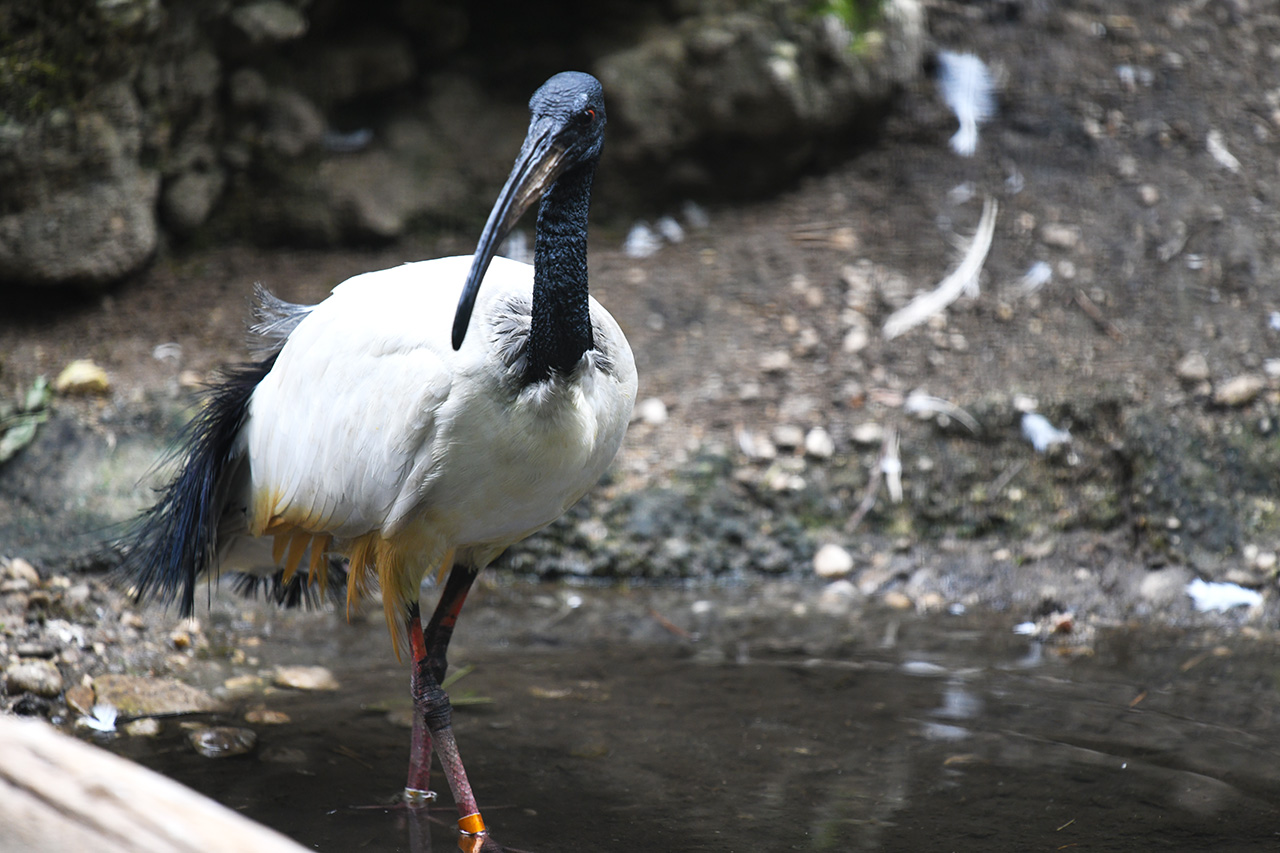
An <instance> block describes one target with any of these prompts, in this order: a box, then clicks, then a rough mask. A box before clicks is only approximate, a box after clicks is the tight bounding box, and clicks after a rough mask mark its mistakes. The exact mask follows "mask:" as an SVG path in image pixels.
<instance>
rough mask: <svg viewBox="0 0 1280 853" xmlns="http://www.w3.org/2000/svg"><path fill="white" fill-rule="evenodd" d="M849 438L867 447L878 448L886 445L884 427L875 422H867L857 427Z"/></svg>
mask: <svg viewBox="0 0 1280 853" xmlns="http://www.w3.org/2000/svg"><path fill="white" fill-rule="evenodd" d="M849 437H850V438H852V439H853V440H854V442H855V443H856V444H861V445H863V446H866V447H871V446H877V447H878V446H879V445H881V444H883V443H884V426H882V425H881V424H878V423H876V422H875V421H866V422H865V423H860V424H858V425H857V426H855V427H854V428H853V431H852V432H851V433H850V434H849Z"/></svg>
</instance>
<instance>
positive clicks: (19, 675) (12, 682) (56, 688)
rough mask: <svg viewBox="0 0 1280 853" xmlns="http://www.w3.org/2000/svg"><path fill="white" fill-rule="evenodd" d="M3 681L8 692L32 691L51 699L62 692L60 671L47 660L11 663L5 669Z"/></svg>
mask: <svg viewBox="0 0 1280 853" xmlns="http://www.w3.org/2000/svg"><path fill="white" fill-rule="evenodd" d="M4 682H5V689H6V690H8V692H9V693H10V694H18V693H33V694H35V695H36V696H41V697H44V698H46V699H52V698H54V697H55V696H57V695H58V694H59V693H61V692H62V673H61V672H59V671H58V668H57V667H56V666H54V665H53V664H52V663H50V662H49V661H47V660H32V661H19V662H18V663H15V664H12V665H11V666H9V668H8V669H6V670H5V673H4Z"/></svg>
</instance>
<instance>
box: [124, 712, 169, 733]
mask: <svg viewBox="0 0 1280 853" xmlns="http://www.w3.org/2000/svg"><path fill="white" fill-rule="evenodd" d="M160 728H161V726H160V721H159V720H157V719H156V718H155V717H142V718H141V719H138V720H130V721H129V722H127V723H125V725H124V733H125V734H127V735H129V736H130V737H157V736H158V735H159V734H160Z"/></svg>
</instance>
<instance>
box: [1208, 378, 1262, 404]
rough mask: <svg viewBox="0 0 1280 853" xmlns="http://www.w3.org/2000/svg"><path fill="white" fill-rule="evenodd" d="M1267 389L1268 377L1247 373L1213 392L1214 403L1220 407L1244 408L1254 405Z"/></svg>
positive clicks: (1223, 384) (1228, 381)
mask: <svg viewBox="0 0 1280 853" xmlns="http://www.w3.org/2000/svg"><path fill="white" fill-rule="evenodd" d="M1266 387H1267V380H1266V377H1263V376H1260V375H1258V374H1256V373H1246V374H1244V375H1242V376H1236V377H1233V378H1231V379H1228V380H1227V381H1226V382H1224V383H1222V385H1221V386H1219V388H1218V390H1216V391H1214V392H1213V401H1214V402H1215V403H1217V404H1218V405H1220V406H1244V405H1248V404H1249V403H1252V402H1253V401H1254V400H1255V399H1256V398H1257V396H1258V395H1259V394H1261V393H1262V390H1263V389H1264V388H1266Z"/></svg>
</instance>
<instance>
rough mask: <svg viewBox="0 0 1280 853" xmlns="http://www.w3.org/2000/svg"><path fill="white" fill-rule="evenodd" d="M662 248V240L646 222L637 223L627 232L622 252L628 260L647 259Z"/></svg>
mask: <svg viewBox="0 0 1280 853" xmlns="http://www.w3.org/2000/svg"><path fill="white" fill-rule="evenodd" d="M661 248H662V240H661V239H660V238H659V237H658V235H657V234H655V233H654V231H653V229H652V228H650V227H649V225H648V223H646V222H637V223H636V224H635V225H632V226H631V230H630V231H628V232H627V239H626V240H625V241H623V243H622V251H623V252H624V253H625V254H626V256H627V257H628V258H647V257H649V256H650V255H653V254H655V253H656V252H657V251H658V250H659V249H661Z"/></svg>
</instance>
